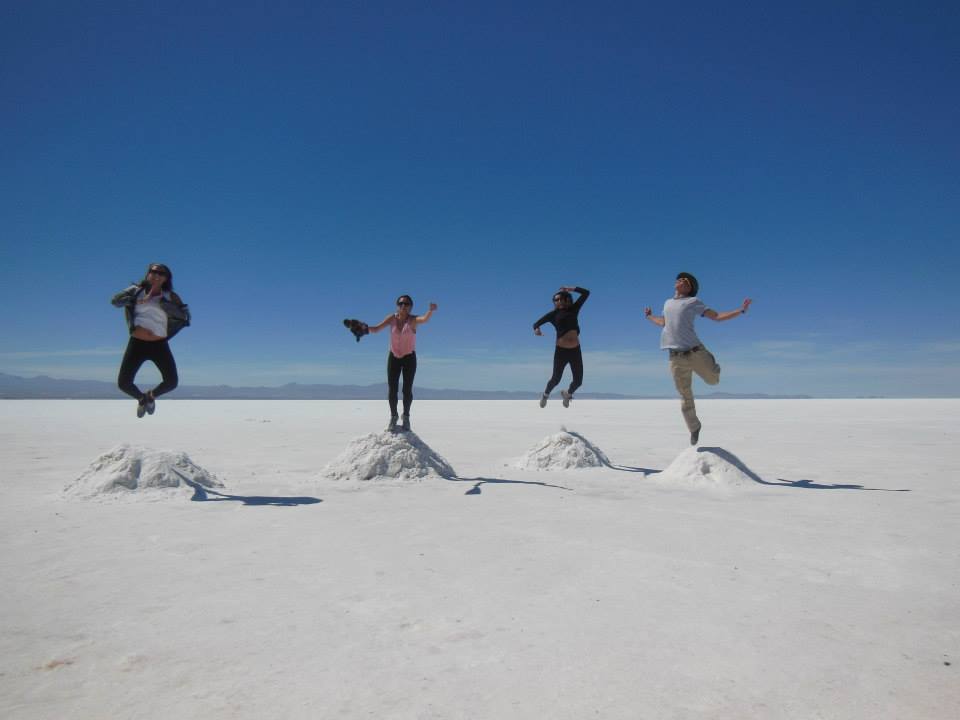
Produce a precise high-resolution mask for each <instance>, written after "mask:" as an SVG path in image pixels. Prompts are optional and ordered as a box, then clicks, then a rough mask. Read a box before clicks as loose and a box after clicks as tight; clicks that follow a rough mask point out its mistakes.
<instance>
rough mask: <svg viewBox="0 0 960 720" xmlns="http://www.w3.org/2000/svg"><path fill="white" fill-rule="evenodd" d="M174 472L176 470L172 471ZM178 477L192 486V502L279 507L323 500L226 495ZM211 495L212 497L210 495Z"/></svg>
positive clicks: (311, 503)
mask: <svg viewBox="0 0 960 720" xmlns="http://www.w3.org/2000/svg"><path fill="white" fill-rule="evenodd" d="M174 472H176V471H174ZM177 475H180V478H181V479H182V480H183V481H184V482H185V483H186V484H187V485H189V486H190V487H192V488H193V497H191V498H190V499H191V500H192V501H193V502H225V501H234V502H241V503H243V504H244V505H276V506H280V507H294V506H296V505H316V504H317V503H319V502H323V500H321V499H320V498H315V497H267V496H263V495H228V494H226V493H221V492H217V491H216V490H211V489H210V488H205V487H204V486H203V485H201V484H200V483H197V482H194V481H193V480H189V479H187V478H185V477H184V476H183V475H181V474H180V473H177ZM211 495H213V496H214V497H210V496H211Z"/></svg>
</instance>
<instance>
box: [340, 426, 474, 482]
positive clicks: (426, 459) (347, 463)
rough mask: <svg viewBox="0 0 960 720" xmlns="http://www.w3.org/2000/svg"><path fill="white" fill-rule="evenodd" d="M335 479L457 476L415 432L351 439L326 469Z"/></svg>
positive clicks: (383, 433) (387, 433)
mask: <svg viewBox="0 0 960 720" xmlns="http://www.w3.org/2000/svg"><path fill="white" fill-rule="evenodd" d="M323 474H324V475H326V476H327V477H329V478H331V479H333V480H386V479H395V480H421V479H423V478H425V477H427V476H429V475H439V476H440V477H455V476H456V473H455V472H454V470H453V468H452V467H450V463H448V462H447V461H446V460H444V459H443V458H442V457H441V456H440V455H438V454H437V453H436V452H434V451H433V450H432V449H431V448H430V446H429V445H427V444H426V443H425V442H423V440H421V439H420V438H419V437H418V436H417V434H416V433H412V432H404V433H392V432H386V431H384V432H380V433H370V434H369V435H364V436H363V437H359V438H356V439H355V440H352V441H351V442H350V444H349V445H347V448H346V449H345V450H344V451H343V452H342V453H340V455H338V456H337V457H336V458H335V459H334V460H333V461H332V462H331V463H330V464H329V465H327V466H326V467H325V468H324V469H323Z"/></svg>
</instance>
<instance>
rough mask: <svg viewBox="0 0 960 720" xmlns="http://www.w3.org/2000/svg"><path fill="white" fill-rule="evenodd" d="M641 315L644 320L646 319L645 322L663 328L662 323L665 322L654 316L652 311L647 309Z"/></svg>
mask: <svg viewBox="0 0 960 720" xmlns="http://www.w3.org/2000/svg"><path fill="white" fill-rule="evenodd" d="M643 315H644V317H645V318H647V320H649V321H650V322H652V323H653V324H654V325H657V326H659V327H663V325H664V323H665V322H666V320H664V319H663V318H662V317H661V316H660V315H654V314H653V310H651V309H650V308H648V307H645V308H644V309H643Z"/></svg>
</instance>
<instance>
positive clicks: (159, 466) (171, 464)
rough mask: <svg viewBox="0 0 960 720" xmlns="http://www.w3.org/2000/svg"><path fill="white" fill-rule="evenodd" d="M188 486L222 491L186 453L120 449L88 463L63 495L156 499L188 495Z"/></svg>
mask: <svg viewBox="0 0 960 720" xmlns="http://www.w3.org/2000/svg"><path fill="white" fill-rule="evenodd" d="M188 481H189V482H188ZM189 483H194V484H196V485H202V486H203V487H206V488H222V487H223V483H222V482H220V481H219V480H218V479H217V477H216V476H215V475H213V474H212V473H210V472H208V471H207V470H204V469H203V468H202V467H200V466H199V465H196V464H194V462H193V461H192V460H191V459H190V458H189V457H188V456H187V454H186V453H183V452H173V451H169V450H152V449H150V448H144V447H136V446H131V445H120V446H118V447H115V448H113V449H112V450H110V451H109V452H106V453H104V454H103V455H101V456H100V457H98V458H97V459H96V460H94V461H93V462H92V463H90V466H89V467H88V468H87V470H86V471H85V472H84V473H83V474H82V475H81V476H80V477H78V478H77V479H76V480H74V481H73V482H71V483H69V484H68V485H67V486H66V487H65V488H64V490H63V492H64V494H65V495H69V496H73V497H83V498H94V497H105V496H106V497H115V498H116V497H135V496H136V497H146V496H152V497H154V498H157V497H164V496H169V495H184V494H188V493H191V492H192V491H193V489H192V488H191V487H190V485H189Z"/></svg>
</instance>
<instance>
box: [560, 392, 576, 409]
mask: <svg viewBox="0 0 960 720" xmlns="http://www.w3.org/2000/svg"><path fill="white" fill-rule="evenodd" d="M560 397H562V398H563V406H564V407H570V401H571V400H573V394H572V393H568V392H567V391H566V390H561V391H560Z"/></svg>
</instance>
